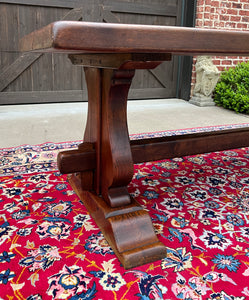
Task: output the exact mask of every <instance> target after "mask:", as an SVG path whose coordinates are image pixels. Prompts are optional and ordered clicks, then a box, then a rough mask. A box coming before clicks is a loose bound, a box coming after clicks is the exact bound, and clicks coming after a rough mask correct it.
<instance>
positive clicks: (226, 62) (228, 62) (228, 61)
mask: <svg viewBox="0 0 249 300" xmlns="http://www.w3.org/2000/svg"><path fill="white" fill-rule="evenodd" d="M221 64H222V65H231V64H232V61H231V60H230V59H229V60H228V59H226V60H225V59H224V60H222V62H221Z"/></svg>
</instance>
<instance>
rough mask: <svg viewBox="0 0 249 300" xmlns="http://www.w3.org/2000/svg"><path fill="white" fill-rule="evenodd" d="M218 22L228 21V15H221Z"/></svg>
mask: <svg viewBox="0 0 249 300" xmlns="http://www.w3.org/2000/svg"><path fill="white" fill-rule="evenodd" d="M220 20H222V21H228V20H229V16H228V15H221V16H220Z"/></svg>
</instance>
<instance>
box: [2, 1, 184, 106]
mask: <svg viewBox="0 0 249 300" xmlns="http://www.w3.org/2000/svg"><path fill="white" fill-rule="evenodd" d="M188 1H189V0H188ZM183 2H184V1H183V0H167V1H165V0H153V1H151V0H117V1H114V0H71V1H66V0H50V1H47V0H23V1H18V0H2V1H1V2H0V38H1V43H0V66H1V72H0V105H4V104H21V103H45V102H70V101H87V90H86V83H85V79H84V72H83V69H82V67H75V66H72V65H71V63H70V61H69V59H68V58H67V57H66V56H65V55H63V54H51V53H47V54H38V53H29V54H22V53H20V52H18V41H19V39H20V38H21V37H22V36H24V35H25V34H28V33H30V32H32V31H34V30H36V29H39V28H41V27H42V26H45V25H47V24H49V23H51V22H54V21H57V20H77V21H78V20H83V21H95V22H112V23H113V22H115V23H134V24H149V25H150V24H152V25H170V26H175V25H181V22H182V16H183V11H184V7H183ZM178 74H179V59H178V58H176V57H174V58H173V60H172V61H170V62H165V63H163V64H162V65H160V66H159V67H158V68H156V69H155V70H151V71H144V70H139V71H137V72H136V75H135V78H134V82H133V84H132V88H131V91H130V94H129V99H146V98H170V97H176V89H177V84H178V82H177V81H178V78H179V76H178Z"/></svg>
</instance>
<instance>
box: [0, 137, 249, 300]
mask: <svg viewBox="0 0 249 300" xmlns="http://www.w3.org/2000/svg"><path fill="white" fill-rule="evenodd" d="M160 134H163V133H160ZM172 134H175V132H174V133H173V132H172ZM133 138H138V136H135V137H133ZM77 144H78V142H72V143H62V144H52V143H47V144H44V145H40V146H28V145H26V146H20V147H16V148H12V149H1V150H0V195H1V197H0V299H4V300H5V299H7V300H9V299H22V300H23V299H27V300H40V299H68V300H69V299H71V300H75V299H78V300H80V299H98V300H101V299H108V300H110V299H114V300H121V299H122V300H128V299H143V300H149V299H157V300H159V299H166V300H167V299H185V300H191V299H193V300H201V299H205V300H206V299H207V300H218V299H219V300H221V299H222V300H229V299H231V300H241V299H249V287H248V282H249V148H243V149H236V150H230V151H221V152H214V153H208V154H202V155H195V156H186V157H182V158H173V159H167V160H163V161H156V162H147V163H143V164H139V165H135V173H134V178H133V180H132V182H131V183H130V185H129V187H128V188H129V192H130V193H131V195H132V196H133V197H134V198H135V199H136V200H137V201H138V202H139V203H140V204H141V205H142V206H143V207H144V208H145V209H147V210H148V211H149V213H150V216H151V218H152V221H153V224H154V227H155V231H156V233H157V235H158V238H159V239H160V241H162V242H163V243H164V244H165V247H166V249H167V257H165V258H164V259H162V260H161V261H156V262H154V263H151V264H147V265H145V266H142V267H137V268H134V269H130V270H125V269H124V268H123V267H122V266H121V265H120V263H119V261H118V259H117V258H116V256H115V255H114V254H113V252H112V250H111V248H110V247H109V246H108V244H107V242H106V240H105V239H104V237H103V235H102V234H101V232H100V231H99V229H98V227H97V226H96V224H95V222H94V220H93V219H92V218H91V216H90V215H89V214H88V212H87V210H86V208H85V207H84V205H83V204H82V203H81V202H79V201H78V198H77V195H76V194H75V193H74V191H73V190H72V188H71V187H70V185H69V184H68V182H67V176H66V175H62V174H60V173H59V172H58V170H57V169H56V155H57V152H58V151H59V150H61V149H68V148H74V147H76V146H77Z"/></svg>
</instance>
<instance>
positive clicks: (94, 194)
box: [59, 68, 166, 268]
mask: <svg viewBox="0 0 249 300" xmlns="http://www.w3.org/2000/svg"><path fill="white" fill-rule="evenodd" d="M85 74H86V81H87V85H88V96H89V107H88V110H89V111H88V121H87V126H86V130H85V135H84V142H83V144H81V145H80V146H79V149H78V150H74V151H72V155H73V153H74V156H75V157H81V159H82V157H84V155H83V154H84V151H85V153H87V157H91V156H92V154H93V153H95V161H94V162H91V163H90V162H89V169H90V166H92V167H93V169H90V170H88V168H87V169H86V168H84V167H83V166H82V169H84V172H79V173H78V174H72V175H69V182H70V184H71V185H72V187H73V189H74V190H75V191H76V192H77V194H78V196H79V197H80V199H81V200H82V201H83V202H84V204H85V206H86V208H87V209H88V211H89V212H90V214H91V215H92V217H93V218H94V219H95V221H96V223H97V225H98V226H99V228H100V230H101V231H102V233H103V234H104V236H105V238H106V239H107V241H108V242H109V244H110V246H111V247H112V249H113V251H114V252H115V254H116V255H117V257H118V258H119V260H120V262H121V263H122V264H123V266H124V267H125V268H132V267H136V266H139V265H143V264H146V263H149V262H152V261H155V260H158V259H161V258H163V257H165V256H166V249H165V247H164V245H163V244H162V243H160V242H159V241H158V239H157V237H156V234H155V232H154V228H153V225H152V222H151V219H150V217H149V214H148V213H147V212H146V211H145V210H143V208H142V207H141V206H140V205H139V204H138V203H137V202H136V201H134V199H132V197H131V196H130V195H129V193H128V190H127V185H128V184H129V183H130V181H131V180H132V176H133V161H132V154H131V149H130V141H129V135H128V129H127V116H126V111H127V109H126V106H127V95H128V91H129V87H130V84H131V81H132V78H133V75H134V70H117V69H114V70H113V69H104V70H100V69H94V68H93V69H89V68H85ZM91 147H92V149H94V151H93V150H92V149H91ZM81 151H83V152H81ZM66 156H70V152H69V153H68V152H67V153H66V155H64V156H63V154H61V159H59V161H61V162H64V161H66V158H67V159H68V157H66ZM69 158H70V157H69ZM74 162H75V164H76V162H77V159H76V160H74ZM64 164H65V163H64ZM61 165H63V163H61ZM62 169H63V168H62ZM79 169H80V167H77V170H79Z"/></svg>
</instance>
